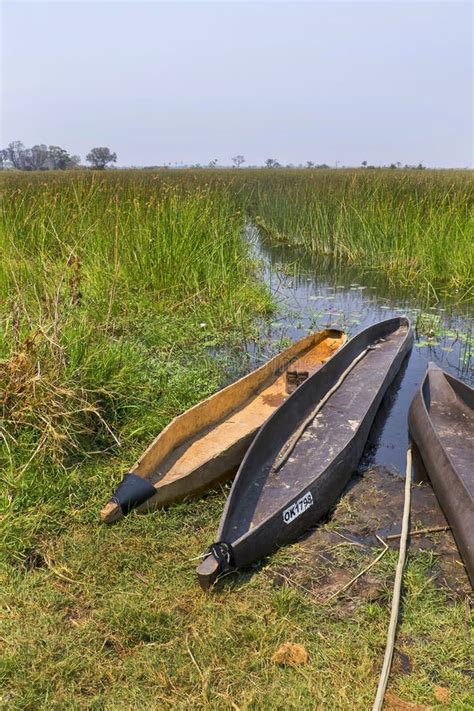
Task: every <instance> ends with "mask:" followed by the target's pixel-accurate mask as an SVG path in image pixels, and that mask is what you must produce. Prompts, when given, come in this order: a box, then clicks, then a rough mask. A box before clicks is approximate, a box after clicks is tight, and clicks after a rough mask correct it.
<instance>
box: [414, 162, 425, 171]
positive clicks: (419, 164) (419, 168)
mask: <svg viewBox="0 0 474 711" xmlns="http://www.w3.org/2000/svg"><path fill="white" fill-rule="evenodd" d="M416 167H417V168H418V170H424V169H425V166H424V165H423V163H418V165H417V166H416Z"/></svg>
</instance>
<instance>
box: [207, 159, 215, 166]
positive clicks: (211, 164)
mask: <svg viewBox="0 0 474 711" xmlns="http://www.w3.org/2000/svg"><path fill="white" fill-rule="evenodd" d="M216 165H217V158H213V159H212V160H210V161H209V165H208V168H215V167H216Z"/></svg>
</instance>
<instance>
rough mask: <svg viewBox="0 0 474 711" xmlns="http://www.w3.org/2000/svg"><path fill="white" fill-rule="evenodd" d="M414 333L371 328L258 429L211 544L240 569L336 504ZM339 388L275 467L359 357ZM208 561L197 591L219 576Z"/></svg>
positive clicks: (216, 564) (399, 321)
mask: <svg viewBox="0 0 474 711" xmlns="http://www.w3.org/2000/svg"><path fill="white" fill-rule="evenodd" d="M412 343H413V333H412V331H411V327H410V323H409V321H408V320H407V319H406V318H395V319H388V320H387V321H382V322H381V323H379V324H374V325H373V326H370V327H369V328H367V329H365V330H364V331H362V332H361V333H359V334H357V336H355V337H354V338H353V339H351V341H349V342H348V343H347V344H346V345H345V346H344V348H342V349H341V350H340V351H339V352H338V353H337V354H336V355H335V356H334V357H333V358H332V359H331V360H330V361H329V362H328V363H326V365H325V366H323V367H322V368H321V369H320V370H319V371H318V372H316V373H314V374H313V375H312V376H311V377H310V378H308V379H307V380H306V381H305V382H304V383H303V384H302V385H301V386H300V387H299V388H298V389H297V391H296V392H295V393H294V395H293V396H292V397H291V399H290V400H288V401H287V402H285V403H284V404H283V405H282V406H281V407H280V408H279V409H278V410H277V411H276V412H275V413H274V414H273V416H272V417H271V418H270V419H269V420H268V421H267V423H266V424H265V425H264V426H263V427H262V429H261V430H260V432H259V434H258V435H257V437H256V438H255V440H254V442H253V444H252V446H251V447H250V449H249V450H248V452H247V454H246V457H245V459H244V461H243V462H242V465H241V467H240V469H239V472H238V474H237V477H236V479H235V481H234V484H233V486H232V490H231V492H230V495H229V498H228V500H227V504H226V508H225V510H224V513H223V516H222V519H221V524H220V527H219V531H218V533H217V538H216V540H217V541H219V542H225V543H226V544H228V545H230V547H231V548H232V554H233V566H235V567H244V566H246V565H249V564H250V563H252V562H254V561H256V560H258V559H260V558H262V557H264V556H266V555H269V554H270V553H272V552H273V551H274V550H275V549H276V548H277V547H279V546H281V545H284V544H285V543H289V542H292V541H294V540H296V539H297V538H298V537H299V536H300V535H301V534H302V533H304V532H305V531H307V530H308V528H309V527H311V526H312V525H314V524H315V523H316V522H317V521H319V519H320V518H321V517H322V516H324V515H325V514H326V513H327V512H328V511H329V509H330V508H331V507H332V506H333V505H334V504H335V502H336V501H337V499H338V497H339V495H340V494H341V492H342V490H343V489H344V487H345V485H346V484H347V482H348V480H349V478H350V476H351V474H352V472H353V471H354V469H355V468H356V466H357V464H358V461H359V459H360V457H361V455H362V452H363V449H364V446H365V443H366V441H367V437H368V434H369V430H370V427H371V425H372V422H373V420H374V417H375V414H376V412H377V409H378V407H379V406H380V403H381V401H382V398H383V396H384V394H385V391H386V390H387V388H388V386H389V385H390V383H391V382H392V380H393V379H394V377H395V375H396V373H397V372H398V370H399V369H400V366H401V364H402V362H403V360H404V358H405V356H406V355H407V354H408V352H409V350H410V348H411V346H412ZM364 350H367V353H366V355H365V357H364V358H363V359H362V360H360V361H358V362H357V363H356V365H355V367H354V368H353V369H351V370H350V372H349V374H348V375H347V377H346V378H345V379H344V380H343V382H342V384H341V385H340V387H339V388H338V389H337V390H336V391H335V392H334V393H333V394H332V395H331V397H330V399H329V400H328V401H327V402H326V403H325V405H324V406H323V408H322V410H321V411H320V412H319V413H318V414H317V416H316V417H315V419H314V420H313V421H312V422H311V424H309V425H308V427H307V428H306V430H305V432H304V434H303V435H302V436H301V438H300V439H299V440H298V442H297V444H296V446H295V448H294V450H293V451H292V453H291V456H290V457H289V459H288V460H287V461H286V462H284V464H283V466H282V467H281V468H280V469H278V470H277V471H275V469H274V467H273V464H274V462H275V459H276V457H277V455H278V453H279V452H280V451H281V449H282V447H283V446H284V445H285V443H286V442H287V441H288V440H289V439H290V438H291V436H292V435H293V433H294V432H295V431H296V430H297V429H298V427H299V425H300V424H301V422H303V421H304V420H305V418H306V417H307V416H308V415H309V413H310V412H311V411H313V410H314V406H315V403H317V402H318V401H321V400H323V399H324V397H325V395H326V393H328V392H329V391H330V390H331V388H332V387H333V386H334V385H335V383H337V381H338V380H339V378H340V375H341V373H343V372H344V371H345V370H346V369H347V368H348V367H349V365H350V364H351V363H353V362H354V361H355V359H357V358H358V357H359V356H360V354H361V353H362V352H363V351H364ZM222 567H223V564H222V561H221V560H217V558H216V557H215V556H214V554H211V555H209V556H208V557H207V558H206V560H205V561H204V562H203V563H202V564H201V566H200V567H199V568H198V578H199V582H200V584H201V585H202V587H204V588H207V587H209V585H211V584H212V583H213V581H214V579H215V577H216V575H217V574H218V573H221V572H225V571H222V570H221V568H222Z"/></svg>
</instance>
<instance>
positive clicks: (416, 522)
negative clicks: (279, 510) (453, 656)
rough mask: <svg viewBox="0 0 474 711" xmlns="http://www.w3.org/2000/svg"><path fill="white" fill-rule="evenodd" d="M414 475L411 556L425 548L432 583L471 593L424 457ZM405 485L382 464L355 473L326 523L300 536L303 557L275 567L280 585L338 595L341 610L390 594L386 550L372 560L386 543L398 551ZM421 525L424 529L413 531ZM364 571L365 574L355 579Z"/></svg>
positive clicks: (454, 593) (325, 598) (327, 598)
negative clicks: (423, 463) (426, 476)
mask: <svg viewBox="0 0 474 711" xmlns="http://www.w3.org/2000/svg"><path fill="white" fill-rule="evenodd" d="M415 474H416V479H415V483H414V485H413V486H412V497H411V516H410V531H411V532H412V534H413V535H410V538H409V545H408V556H410V554H412V555H413V554H417V553H420V552H422V551H423V552H424V553H425V554H426V565H427V582H428V581H429V582H430V583H433V584H435V585H436V586H438V587H439V588H442V589H444V590H445V591H446V592H447V593H448V596H451V597H453V598H459V597H462V598H464V597H469V596H470V595H472V588H471V586H470V583H469V579H468V576H467V573H466V570H465V568H464V565H463V564H462V561H461V558H460V555H459V552H458V549H457V547H456V543H455V541H454V538H453V536H452V533H451V531H450V530H449V528H448V524H447V522H446V519H445V517H444V514H443V512H442V510H441V508H440V506H439V504H438V501H437V499H436V497H435V495H434V492H433V489H432V488H431V486H430V484H429V482H427V481H426V480H425V479H423V478H422V475H423V470H422V466H421V465H420V464H419V462H418V463H417V466H415ZM420 479H421V480H420ZM404 487H405V481H404V479H403V478H402V477H400V476H397V475H394V474H393V473H392V472H391V471H389V470H388V469H386V468H384V467H380V466H377V467H372V468H370V469H369V470H367V471H366V472H364V473H362V474H358V475H357V476H355V477H354V478H353V479H352V481H351V482H350V484H349V485H348V487H347V489H346V491H345V492H344V494H343V495H342V497H341V499H340V500H339V502H338V504H337V506H336V508H335V509H334V511H333V512H332V514H331V515H330V517H329V518H328V519H327V521H326V522H324V523H322V524H321V525H319V526H318V527H317V528H315V529H314V530H312V531H310V532H308V533H307V534H306V536H305V537H304V538H303V539H302V540H301V541H300V542H299V544H298V554H297V562H296V563H294V564H292V565H289V566H281V567H276V566H272V570H271V574H272V575H273V579H274V583H275V585H276V586H279V585H283V584H285V585H290V586H291V585H293V586H294V587H297V588H300V589H304V590H305V591H306V592H308V594H310V595H311V596H312V597H314V598H315V600H316V601H317V602H319V603H321V604H325V603H328V602H331V601H334V600H336V599H337V601H338V603H339V604H338V609H339V611H340V612H341V614H343V615H344V614H347V613H350V612H351V611H352V610H353V609H354V608H355V607H356V606H357V604H358V602H362V601H371V600H376V599H379V598H384V599H385V598H387V599H388V596H389V595H390V594H391V587H387V583H386V577H387V576H386V575H382V574H381V571H382V569H383V556H382V557H381V558H380V560H379V561H378V562H377V563H375V564H374V565H373V566H372V567H370V568H369V566H370V565H371V563H373V562H374V561H375V560H376V559H377V557H378V556H379V555H381V554H382V553H383V550H384V546H385V545H387V546H388V548H389V549H393V550H398V547H399V538H398V537H397V534H399V533H400V529H401V520H402V512H403V503H404ZM433 529H435V530H433ZM439 529H444V530H439ZM420 530H423V531H426V532H424V533H421V534H414V533H413V532H415V531H420ZM367 568H368V569H367ZM366 569H367V570H366ZM362 571H365V572H363V573H362V575H361V576H360V577H359V578H358V579H357V580H355V581H354V578H355V577H356V576H357V575H358V574H359V573H361V572H362ZM351 581H353V582H351ZM346 586H348V587H347V589H344V588H345V587H346Z"/></svg>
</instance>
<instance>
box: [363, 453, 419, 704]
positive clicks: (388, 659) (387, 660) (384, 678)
mask: <svg viewBox="0 0 474 711" xmlns="http://www.w3.org/2000/svg"><path fill="white" fill-rule="evenodd" d="M411 460H412V453H411V446H410V447H408V450H407V467H406V478H405V500H404V503H403V519H402V532H401V534H400V549H399V553H398V563H397V571H396V573H395V581H394V583H393V596H392V610H391V614H390V624H389V626H388V633H387V644H386V646H385V656H384V660H383V666H382V671H381V673H380V679H379V685H378V687H377V695H376V697H375V701H374V705H373V706H372V711H381V708H382V704H383V699H384V696H385V690H386V688H387V682H388V678H389V676H390V667H391V665H392V657H393V649H394V646H395V635H396V631H397V622H398V613H399V609H400V593H401V589H402V578H403V569H404V567H405V560H406V553H407V540H408V524H409V519H410V501H411V469H412V463H411Z"/></svg>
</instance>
